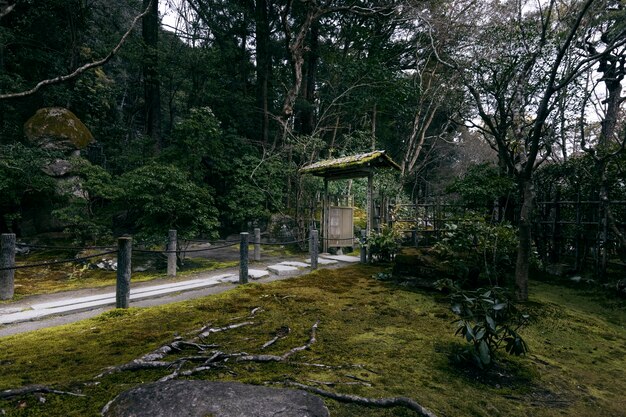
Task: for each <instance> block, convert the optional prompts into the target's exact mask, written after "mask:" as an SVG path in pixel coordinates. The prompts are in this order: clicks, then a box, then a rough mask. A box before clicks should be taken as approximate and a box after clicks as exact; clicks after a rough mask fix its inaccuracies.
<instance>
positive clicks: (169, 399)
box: [102, 380, 330, 417]
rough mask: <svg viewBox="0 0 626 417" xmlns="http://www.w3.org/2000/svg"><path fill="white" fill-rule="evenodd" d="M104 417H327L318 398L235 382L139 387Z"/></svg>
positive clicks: (117, 400)
mask: <svg viewBox="0 0 626 417" xmlns="http://www.w3.org/2000/svg"><path fill="white" fill-rule="evenodd" d="M102 415H103V416H104V417H131V416H132V417H155V416H159V417H206V416H211V417H271V416H277V415H281V416H294V417H295V416H297V417H328V416H330V414H329V412H328V409H327V408H326V406H325V405H324V402H323V401H322V400H321V399H320V398H319V397H317V396H315V395H312V394H309V393H307V392H304V391H300V390H294V389H278V388H268V387H262V386H257V385H247V384H241V383H238V382H211V381H186V380H185V381H167V382H154V383H151V384H145V385H140V386H138V387H136V388H133V389H131V390H129V391H125V392H123V393H121V394H120V395H118V396H117V397H116V398H115V399H114V400H113V401H111V402H109V403H108V404H107V405H106V406H105V407H104V409H103V410H102Z"/></svg>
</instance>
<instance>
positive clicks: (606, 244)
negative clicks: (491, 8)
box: [375, 198, 626, 279]
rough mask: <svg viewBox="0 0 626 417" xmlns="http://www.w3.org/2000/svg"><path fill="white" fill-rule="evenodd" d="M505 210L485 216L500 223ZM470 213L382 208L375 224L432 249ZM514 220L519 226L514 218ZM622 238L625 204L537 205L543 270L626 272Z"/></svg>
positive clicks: (428, 206) (452, 207) (443, 207)
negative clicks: (447, 229) (392, 227)
mask: <svg viewBox="0 0 626 417" xmlns="http://www.w3.org/2000/svg"><path fill="white" fill-rule="evenodd" d="M508 209H510V208H508ZM506 210H507V208H506V207H499V206H498V205H497V204H494V206H493V207H492V208H490V209H485V211H484V213H482V214H483V215H484V216H485V218H486V219H487V220H488V221H490V222H494V223H497V222H500V221H502V219H503V218H504V212H505V211H506ZM468 211H469V210H468V209H467V208H466V207H463V206H460V205H458V204H450V203H444V202H427V203H417V204H385V207H379V208H377V210H376V213H377V215H376V217H375V218H376V220H378V223H379V224H388V225H395V227H396V228H397V229H399V230H401V231H402V232H404V234H405V237H406V239H405V243H406V244H410V245H415V246H431V245H432V244H434V243H435V242H436V241H437V240H439V239H440V238H441V236H442V232H443V231H444V230H445V227H446V224H449V223H455V222H459V221H461V220H462V219H463V218H464V216H465V214H467V212H468ZM510 211H512V212H514V211H515V210H510ZM510 217H511V220H512V222H513V223H515V222H516V215H515V213H513V215H512V216H510ZM620 235H621V236H620ZM622 236H626V201H610V202H602V201H599V200H596V201H587V200H580V199H577V200H575V201H569V200H560V199H558V198H555V199H553V200H552V201H538V202H536V208H535V212H534V216H533V241H534V245H535V248H536V250H537V255H538V256H539V258H540V259H541V260H542V261H543V263H544V265H555V264H563V268H565V269H569V270H571V271H576V272H582V271H591V272H593V274H594V275H595V276H596V277H597V278H600V279H603V278H604V277H605V275H606V273H607V269H608V268H610V267H612V266H616V267H619V268H620V269H622V268H626V247H625V246H624V245H623V238H622Z"/></svg>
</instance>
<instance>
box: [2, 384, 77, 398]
mask: <svg viewBox="0 0 626 417" xmlns="http://www.w3.org/2000/svg"><path fill="white" fill-rule="evenodd" d="M27 394H59V395H71V396H73V397H85V395H83V394H77V393H75V392H68V391H60V390H57V389H54V388H50V387H47V386H45V385H27V386H25V387H21V388H14V389H7V390H4V391H0V399H3V400H5V399H7V398H12V397H19V396H22V395H27Z"/></svg>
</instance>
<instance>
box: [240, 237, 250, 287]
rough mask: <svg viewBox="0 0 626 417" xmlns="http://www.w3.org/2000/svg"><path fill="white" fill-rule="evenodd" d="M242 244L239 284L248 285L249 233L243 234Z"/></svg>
mask: <svg viewBox="0 0 626 417" xmlns="http://www.w3.org/2000/svg"><path fill="white" fill-rule="evenodd" d="M240 235H241V242H240V243H239V283H240V284H247V283H248V241H249V237H250V236H249V235H250V234H249V233H248V232H241V233H240Z"/></svg>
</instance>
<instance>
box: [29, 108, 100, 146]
mask: <svg viewBox="0 0 626 417" xmlns="http://www.w3.org/2000/svg"><path fill="white" fill-rule="evenodd" d="M24 134H25V135H26V138H27V139H28V140H29V141H30V142H32V143H33V144H35V145H37V146H39V147H40V148H43V149H53V150H60V151H63V152H67V151H75V150H79V149H83V148H85V147H87V145H89V144H90V143H91V142H93V140H94V138H93V135H92V134H91V132H90V131H89V129H88V128H87V126H85V125H84V124H83V122H81V121H80V119H79V118H78V117H76V115H75V114H74V113H72V112H71V111H69V110H68V109H65V108H63V107H45V108H42V109H39V110H37V112H36V113H35V115H34V116H32V117H31V118H30V119H28V120H27V121H26V123H25V124H24Z"/></svg>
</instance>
